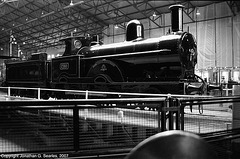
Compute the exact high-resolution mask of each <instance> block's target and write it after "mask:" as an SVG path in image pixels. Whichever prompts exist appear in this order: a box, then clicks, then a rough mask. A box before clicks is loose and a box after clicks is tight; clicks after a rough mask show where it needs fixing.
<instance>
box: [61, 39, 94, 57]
mask: <svg viewBox="0 0 240 159" xmlns="http://www.w3.org/2000/svg"><path fill="white" fill-rule="evenodd" d="M60 41H64V42H65V51H64V53H63V56H71V55H77V54H80V53H81V52H82V51H81V50H83V49H87V48H89V46H90V44H91V39H90V37H89V36H87V37H84V36H75V37H73V36H70V37H67V38H64V39H61V40H60Z"/></svg>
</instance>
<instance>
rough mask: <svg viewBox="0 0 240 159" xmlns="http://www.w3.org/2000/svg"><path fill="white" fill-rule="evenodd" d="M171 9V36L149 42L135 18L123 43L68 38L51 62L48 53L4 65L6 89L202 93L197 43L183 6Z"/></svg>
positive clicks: (87, 37) (175, 6)
mask: <svg viewBox="0 0 240 159" xmlns="http://www.w3.org/2000/svg"><path fill="white" fill-rule="evenodd" d="M170 10H171V13H172V14H171V16H172V32H171V33H170V34H168V35H165V36H161V37H158V38H149V39H145V38H144V28H143V25H142V24H141V23H140V21H138V20H131V21H130V22H129V23H128V24H127V26H126V41H124V42H120V43H114V44H105V45H100V44H99V42H98V41H97V40H93V38H92V37H90V36H86V37H82V36H70V37H67V38H64V39H62V41H64V42H65V46H66V47H65V51H64V53H63V55H62V56H61V57H57V58H53V59H51V61H49V60H47V54H46V53H40V54H33V55H32V57H31V59H29V60H27V61H15V62H9V63H6V82H5V85H6V86H20V87H26V86H27V87H42V88H59V89H71V90H72V89H74V90H78V89H81V90H100V91H121V92H144V93H174V94H189V93H191V92H192V91H195V92H196V91H197V92H198V93H199V92H201V93H202V92H203V91H204V88H206V83H205V82H204V81H203V80H201V78H199V77H197V76H196V75H195V73H194V68H195V65H196V63H197V45H196V41H195V39H194V36H193V35H192V34H190V33H188V32H183V28H182V26H183V6H182V5H173V6H171V7H170ZM199 79H200V80H201V81H200V82H199ZM193 83H195V85H193ZM21 93H23V92H21ZM21 93H20V94H21ZM24 93H26V92H24Z"/></svg>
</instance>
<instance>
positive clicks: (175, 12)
mask: <svg viewBox="0 0 240 159" xmlns="http://www.w3.org/2000/svg"><path fill="white" fill-rule="evenodd" d="M183 8H184V6H183V5H180V4H177V5H172V6H170V7H169V9H170V10H171V12H172V15H171V21H172V32H178V31H183Z"/></svg>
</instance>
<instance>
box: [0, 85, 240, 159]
mask: <svg viewBox="0 0 240 159" xmlns="http://www.w3.org/2000/svg"><path fill="white" fill-rule="evenodd" d="M14 89H16V88H14ZM84 93H86V92H84ZM93 93H99V92H92V91H87V93H86V94H87V95H88V96H87V95H86V94H85V95H86V96H85V98H84V99H71V100H69V99H66V100H42V99H35V100H19V99H15V100H10V101H3V100H2V101H0V129H1V134H0V139H1V145H0V147H1V148H2V149H0V151H1V152H0V153H4V154H12V153H15V154H17V153H40V155H41V153H43V152H44V153H47V152H56V153H57V152H67V154H71V155H74V154H78V155H83V156H84V155H96V156H99V155H103V154H104V155H107V154H116V153H120V154H126V153H128V152H129V151H130V150H131V149H132V148H133V147H134V146H136V145H137V144H138V143H139V142H141V141H143V140H145V139H146V138H148V137H150V136H151V135H154V134H156V133H159V132H162V131H166V130H173V129H177V130H184V131H190V132H194V133H197V134H206V133H212V134H213V136H214V133H215V132H218V131H228V130H232V128H235V127H234V126H233V113H232V108H233V107H235V108H237V107H238V102H240V97H210V98H209V96H184V95H170V94H161V95H159V94H137V96H136V97H135V98H119V97H123V96H126V97H129V96H130V95H129V94H128V93H114V92H110V94H114V95H117V96H118V98H110V99H107V98H106V99H89V98H92V96H91V97H90V96H89V95H91V94H93ZM104 93H105V94H106V93H107V92H100V93H99V94H100V95H101V94H104ZM131 95H132V93H131ZM94 96H95V94H94ZM141 96H143V97H144V98H143V97H141ZM95 97H97V96H95ZM139 97H140V98H139ZM231 105H232V107H230V106H231ZM146 108H148V109H146ZM199 108H200V109H199ZM149 110H151V111H149ZM153 110H154V111H153ZM238 138H239V137H238ZM234 141H235V140H233V139H231V142H230V145H231V143H233V142H234ZM237 143H238V142H237ZM228 144H229V142H228ZM220 146H221V145H220Z"/></svg>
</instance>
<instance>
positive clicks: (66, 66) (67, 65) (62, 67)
mask: <svg viewBox="0 0 240 159" xmlns="http://www.w3.org/2000/svg"><path fill="white" fill-rule="evenodd" d="M59 69H60V70H68V69H69V63H68V62H64V63H60V65H59Z"/></svg>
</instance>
